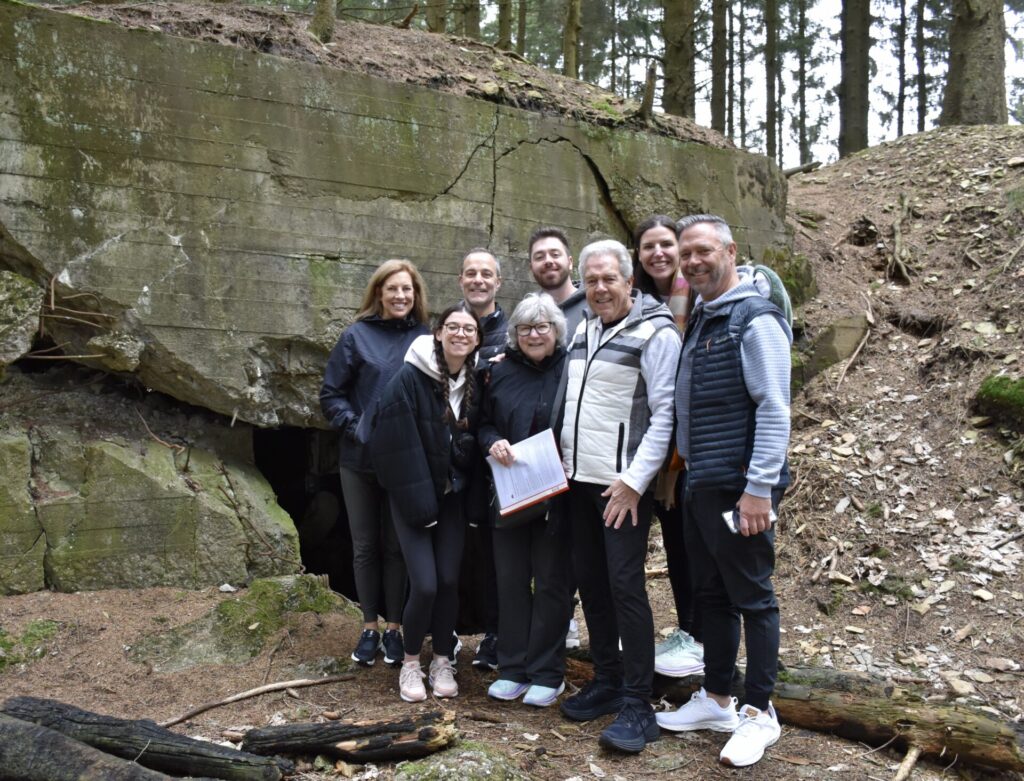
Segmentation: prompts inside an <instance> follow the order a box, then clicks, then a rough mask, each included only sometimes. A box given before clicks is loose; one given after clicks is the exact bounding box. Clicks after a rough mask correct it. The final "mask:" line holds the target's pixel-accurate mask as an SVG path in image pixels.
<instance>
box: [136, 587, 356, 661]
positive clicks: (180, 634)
mask: <svg viewBox="0 0 1024 781" xmlns="http://www.w3.org/2000/svg"><path fill="white" fill-rule="evenodd" d="M348 606H349V603H348V602H347V601H346V600H345V599H343V598H342V597H339V596H338V595H337V594H335V593H334V592H333V591H331V590H330V589H329V588H328V587H327V586H325V585H324V584H323V583H322V582H321V581H320V580H319V579H318V578H315V577H313V576H312V575H295V576H286V577H281V578H265V579H262V580H257V581H254V582H253V584H252V586H250V587H249V589H248V590H247V591H245V592H244V593H243V594H242V595H241V596H240V597H239V598H238V599H230V600H225V601H224V602H221V603H220V604H219V605H217V607H215V608H214V609H213V610H211V611H210V612H209V613H207V614H206V615H205V616H203V617H201V618H198V619H196V620H195V621H191V622H189V623H188V624H185V625H183V626H180V627H176V628H174V629H170V630H167V631H165V632H158V633H156V634H153V635H149V636H148V637H145V638H144V639H142V640H141V641H140V642H138V643H136V644H135V646H134V647H133V648H132V650H131V653H130V657H131V658H132V659H133V660H135V661H139V662H141V661H147V662H149V663H150V664H152V665H153V668H154V669H156V670H158V671H160V672H173V671H177V670H185V669H188V668H190V667H195V666H197V665H201V664H242V663H244V662H246V661H248V660H249V659H252V658H253V657H254V656H257V655H258V654H259V653H260V651H262V650H263V646H264V644H265V643H266V641H267V638H269V637H271V636H272V635H274V634H275V633H276V632H277V631H278V630H279V629H281V628H282V627H284V626H286V625H287V624H288V622H289V621H290V619H291V616H292V615H294V614H296V613H328V612H330V611H332V610H346V609H348Z"/></svg>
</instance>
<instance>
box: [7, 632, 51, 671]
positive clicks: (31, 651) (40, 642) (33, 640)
mask: <svg viewBox="0 0 1024 781" xmlns="http://www.w3.org/2000/svg"><path fill="white" fill-rule="evenodd" d="M59 628H60V626H59V624H57V622H56V621H47V620H44V619H37V620H35V621H30V622H29V623H28V625H27V626H26V627H25V630H24V631H23V632H22V633H21V634H20V635H18V636H16V637H15V636H11V635H9V634H7V633H6V632H5V631H4V630H3V629H0V672H3V671H4V670H5V669H7V667H10V666H12V665H16V664H20V663H22V662H28V661H31V660H33V659H38V658H40V657H42V656H45V654H46V651H47V647H48V646H47V641H48V640H51V639H52V638H53V636H54V635H55V634H57V630H58V629H59Z"/></svg>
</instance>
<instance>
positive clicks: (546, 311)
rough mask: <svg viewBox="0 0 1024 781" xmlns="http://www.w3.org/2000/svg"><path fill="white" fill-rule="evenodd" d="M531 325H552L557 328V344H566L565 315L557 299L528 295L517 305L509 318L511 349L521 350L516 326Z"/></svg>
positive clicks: (546, 295)
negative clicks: (556, 301)
mask: <svg viewBox="0 0 1024 781" xmlns="http://www.w3.org/2000/svg"><path fill="white" fill-rule="evenodd" d="M527 323H529V324H530V325H533V324H534V323H551V324H552V325H553V326H554V327H555V342H556V343H557V344H562V345H564V344H565V330H566V324H565V315H564V314H562V310H561V309H559V307H558V304H556V303H555V299H553V298H552V297H551V296H549V295H548V294H547V293H527V294H526V297H525V298H524V299H523V300H522V301H520V302H519V303H518V304H516V308H515V309H514V310H513V312H512V314H511V316H510V317H509V318H508V344H509V347H515V348H516V349H518V348H519V342H518V341H517V340H516V326H517V325H526V324H527Z"/></svg>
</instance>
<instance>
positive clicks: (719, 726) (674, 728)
mask: <svg viewBox="0 0 1024 781" xmlns="http://www.w3.org/2000/svg"><path fill="white" fill-rule="evenodd" d="M739 724H740V723H739V721H737V722H736V723H735V724H726V723H724V722H721V721H698V722H696V723H695V724H673V725H671V726H669V725H668V724H663V723H661V722H660V721H659V722H658V726H659V727H661V728H662V729H665V730H668V731H669V732H698V731H699V730H702V729H709V730H711V731H712V732H732V731H733V730H735V729H736V727H738V726H739Z"/></svg>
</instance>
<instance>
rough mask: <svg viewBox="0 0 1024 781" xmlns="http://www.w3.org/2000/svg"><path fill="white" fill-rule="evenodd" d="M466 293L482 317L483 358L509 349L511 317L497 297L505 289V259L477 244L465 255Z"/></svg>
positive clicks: (463, 280)
mask: <svg viewBox="0 0 1024 781" xmlns="http://www.w3.org/2000/svg"><path fill="white" fill-rule="evenodd" d="M459 285H460V286H461V287H462V297H463V299H464V300H465V302H466V303H467V304H468V305H469V308H470V309H472V310H473V314H475V315H476V316H477V318H479V320H480V327H481V328H482V329H483V332H482V333H481V334H480V336H481V337H482V343H481V345H480V359H481V360H484V361H486V360H490V359H491V358H493V357H494V356H495V355H497V354H498V353H500V352H504V351H505V338H506V334H505V329H506V327H507V319H506V317H505V313H504V312H503V311H502V309H501V306H500V305H499V304H498V302H497V301H495V300H494V298H495V296H497V295H498V291H499V290H501V263H499V262H498V259H497V258H496V257H495V256H494V255H493V254H492V253H491V252H490V251H489V250H487V249H485V248H483V247H475V248H473V249H471V250H470V251H469V252H467V253H466V257H464V258H463V259H462V273H460V274H459Z"/></svg>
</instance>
